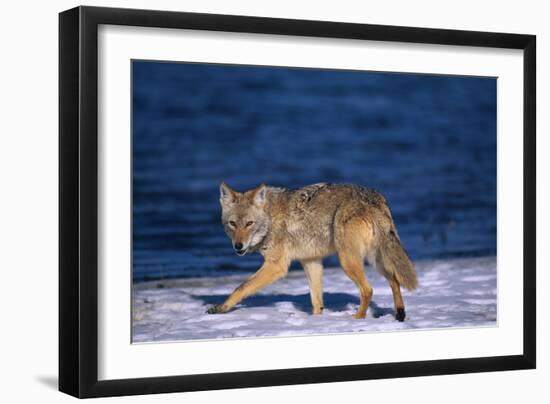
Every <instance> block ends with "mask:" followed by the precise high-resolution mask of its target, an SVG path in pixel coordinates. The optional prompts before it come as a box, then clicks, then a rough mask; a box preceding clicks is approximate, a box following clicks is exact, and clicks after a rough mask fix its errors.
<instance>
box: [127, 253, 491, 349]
mask: <svg viewBox="0 0 550 404" xmlns="http://www.w3.org/2000/svg"><path fill="white" fill-rule="evenodd" d="M416 270H417V273H418V281H419V287H418V289H417V290H415V291H414V292H407V291H403V298H404V300H405V310H406V314H407V318H406V320H405V321H404V322H398V321H396V320H395V318H394V315H395V312H394V307H393V298H392V294H391V290H390V287H389V285H388V283H387V281H386V280H385V279H384V278H382V277H381V276H380V275H379V274H378V273H376V271H374V270H373V269H372V268H371V267H367V268H366V271H367V276H368V278H369V281H370V283H371V285H372V287H373V289H374V295H373V298H372V301H371V304H370V306H369V310H368V312H367V317H366V318H365V319H363V320H355V319H354V318H353V317H352V315H353V314H354V313H355V311H356V309H357V306H358V305H359V295H358V290H357V288H356V287H355V285H354V284H353V282H352V281H351V280H350V279H349V278H348V277H347V276H346V275H345V274H344V272H343V271H342V270H341V269H340V268H326V269H325V272H324V276H323V283H324V305H325V310H324V311H323V314H321V315H312V314H311V302H310V296H309V289H308V287H307V279H306V277H305V274H304V273H303V272H302V271H293V272H291V273H289V275H288V276H287V277H286V278H284V279H282V280H279V281H278V282H275V283H274V284H272V285H270V286H268V287H266V288H264V289H263V290H261V291H259V292H258V293H257V294H256V295H254V296H250V297H249V298H247V299H245V300H244V301H243V302H241V303H240V304H238V305H237V306H236V307H235V308H234V309H233V310H231V311H230V312H229V313H225V314H206V310H207V309H208V307H210V306H211V305H212V304H218V303H222V302H223V301H224V300H225V298H226V297H227V296H228V295H229V294H230V293H231V292H232V291H233V290H234V289H235V288H236V287H237V286H238V285H239V284H240V283H242V282H243V281H244V280H245V279H246V278H247V276H244V275H231V276H225V277H210V278H188V279H175V280H169V281H155V282H147V283H138V284H136V285H134V291H133V296H132V318H133V327H132V340H133V342H135V343H139V342H153V341H182V340H193V339H214V338H230V337H239V338H241V337H260V336H297V335H313V334H333V333H349V332H361V331H363V332H364V331H367V332H372V331H394V330H407V329H423V328H428V329H433V328H443V327H478V326H496V319H497V296H496V290H497V287H496V282H497V273H496V257H483V258H463V259H449V260H434V261H422V262H418V263H416Z"/></svg>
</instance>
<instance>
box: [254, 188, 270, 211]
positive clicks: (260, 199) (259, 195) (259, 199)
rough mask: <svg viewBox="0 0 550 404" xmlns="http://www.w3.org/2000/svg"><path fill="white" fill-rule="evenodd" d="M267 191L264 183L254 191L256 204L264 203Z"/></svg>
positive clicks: (261, 204)
mask: <svg viewBox="0 0 550 404" xmlns="http://www.w3.org/2000/svg"><path fill="white" fill-rule="evenodd" d="M266 191H267V188H266V186H265V185H264V184H262V185H260V186H259V187H258V188H256V190H255V191H254V205H256V206H263V205H264V203H265V194H266Z"/></svg>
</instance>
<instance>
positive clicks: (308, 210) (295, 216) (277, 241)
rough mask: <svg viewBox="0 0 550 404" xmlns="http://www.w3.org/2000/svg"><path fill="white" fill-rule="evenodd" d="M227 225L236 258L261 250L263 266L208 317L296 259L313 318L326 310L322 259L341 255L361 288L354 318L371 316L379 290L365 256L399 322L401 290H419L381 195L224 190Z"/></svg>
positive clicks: (350, 189) (311, 189)
mask: <svg viewBox="0 0 550 404" xmlns="http://www.w3.org/2000/svg"><path fill="white" fill-rule="evenodd" d="M220 204H221V208H222V223H223V226H224V228H225V232H226V233H227V235H228V236H229V238H231V240H232V242H233V248H234V250H235V252H236V253H237V255H244V254H246V253H250V252H259V253H260V254H262V255H263V257H264V263H263V265H262V266H261V268H260V269H259V270H258V271H257V272H256V273H255V274H254V275H252V276H251V277H250V278H248V280H246V281H245V282H244V283H243V284H241V285H240V286H239V287H238V288H237V289H235V291H234V292H233V293H231V295H230V296H229V297H228V298H227V299H226V300H225V302H224V303H223V304H217V305H214V306H211V307H210V308H209V309H208V311H207V312H208V313H210V314H214V313H225V312H227V311H229V310H230V309H231V308H232V307H233V306H235V305H236V304H237V303H239V302H240V301H241V300H243V299H244V298H246V297H247V296H250V295H251V294H253V293H256V292H257V291H258V290H259V289H261V288H263V287H265V286H267V285H268V284H270V283H272V282H274V281H276V280H277V279H280V278H282V277H283V276H285V275H286V273H287V272H288V267H289V265H290V263H291V262H292V261H294V260H298V261H300V263H301V264H302V266H303V268H304V270H305V273H306V276H307V279H308V282H309V288H310V296H311V303H312V306H313V314H320V313H322V311H323V285H322V275H323V264H322V259H323V257H326V256H328V255H331V254H337V255H338V258H339V261H340V264H341V266H342V269H343V270H344V272H345V273H346V275H348V276H349V277H350V278H351V280H352V281H353V282H354V283H355V285H357V288H358V289H359V294H360V304H359V308H358V309H357V312H356V314H355V316H354V317H355V318H357V319H362V318H365V315H366V313H367V308H368V306H369V303H370V300H371V297H372V292H373V289H372V287H371V286H370V285H369V282H368V280H367V278H366V276H365V272H364V268H363V263H364V259H365V257H366V258H367V260H368V261H369V262H370V264H371V265H373V266H375V267H376V269H377V270H378V271H379V272H380V273H381V274H382V275H383V276H384V277H385V278H386V279H387V280H388V282H389V284H390V287H391V290H392V292H393V300H394V304H395V318H396V319H397V320H399V321H403V320H405V305H404V303H403V298H402V297H401V290H400V285H401V286H403V287H405V288H407V289H409V290H413V289H415V288H416V286H417V280H416V273H415V270H414V267H413V264H412V262H411V260H410V259H409V257H408V256H407V253H406V252H405V250H404V249H403V246H402V245H401V242H400V241H399V236H398V234H397V230H396V228H395V224H394V222H393V219H392V216H391V212H390V209H389V207H388V205H387V203H386V199H385V198H384V197H383V196H382V195H381V194H379V193H378V192H376V191H375V190H372V189H369V188H366V187H363V186H358V185H347V184H328V183H319V184H313V185H308V186H305V187H303V188H300V189H288V188H280V187H272V186H266V185H264V184H262V185H260V186H259V187H257V188H255V189H252V190H249V191H246V192H237V191H234V190H233V189H231V188H230V187H229V186H228V185H226V184H225V183H223V182H222V184H221V185H220Z"/></svg>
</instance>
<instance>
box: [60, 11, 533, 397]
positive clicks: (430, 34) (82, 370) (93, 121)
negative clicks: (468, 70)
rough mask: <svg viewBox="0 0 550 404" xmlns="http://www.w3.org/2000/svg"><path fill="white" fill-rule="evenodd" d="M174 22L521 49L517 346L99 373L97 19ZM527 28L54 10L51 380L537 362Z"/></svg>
mask: <svg viewBox="0 0 550 404" xmlns="http://www.w3.org/2000/svg"><path fill="white" fill-rule="evenodd" d="M100 24H113V25H126V26H141V27H160V28H181V29H195V30H209V31H225V32H243V33H260V34H277V35H293V36H308V37H322V38H344V39H359V40H371V41H372V40H375V41H391V42H405V43H423V44H439V45H450V46H452V45H463V46H476V47H487V48H510V49H520V50H523V61H524V65H523V66H524V77H523V80H524V89H523V105H524V109H523V113H524V115H523V120H524V121H523V141H524V155H523V183H524V189H523V201H524V205H523V209H524V211H523V219H524V229H523V231H524V234H523V251H524V262H523V354H521V355H513V356H496V357H482V358H467V359H446V360H427V361H416V362H401V363H380V364H364V365H350V366H334V367H315V368H295V369H281V370H263V371H250V372H235V373H218V374H194V375H181V376H170V377H151V378H139V379H123V380H107V381H98V376H97V371H98V322H97V319H98V283H97V276H98V270H97V266H98V104H97V102H98V66H97V62H98V54H97V52H98V26H99V25H100ZM535 60H536V37H535V36H534V35H520V34H505V33H490V32H472V31H459V30H443V29H426V28H410V27H397V26H382V25H369V24H351V23H340V22H325V21H309V20H289V19H279V18H263V17H245V16H229V15H214V14H197V13H185V12H168V11H151V10H131V9H113V8H97V7H77V8H73V9H71V10H68V11H64V12H62V13H60V15H59V390H60V391H63V392H65V393H68V394H70V395H73V396H76V397H81V398H84V397H102V396H120V395H134V394H149V393H166V392H183V391H196V390H211V389H226V388H243V387H260V386H274V385H291V384H301V383H325V382H337V381H351V380H363V379H381V378H396V377H412V376H427V375H442V374H459V373H470V372H488V371H501V370H513V369H533V368H535V366H536V323H535V321H536V320H535V319H536V254H535V253H536V240H535V237H536V234H535V233H536V230H535V226H536V222H535V207H536V206H535V192H536V189H535V183H536V181H535V174H536V172H535V166H536V162H535V147H536V139H535V120H536V115H535V102H536V63H535Z"/></svg>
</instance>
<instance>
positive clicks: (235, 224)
mask: <svg viewBox="0 0 550 404" xmlns="http://www.w3.org/2000/svg"><path fill="white" fill-rule="evenodd" d="M229 226H231V227H237V223H235V222H234V221H233V220H230V221H229Z"/></svg>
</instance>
